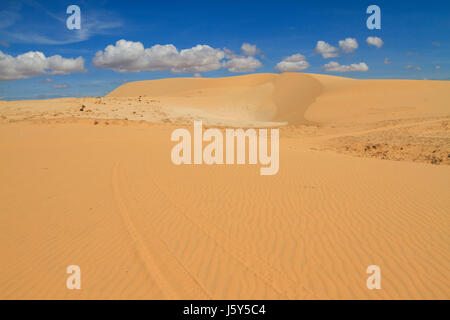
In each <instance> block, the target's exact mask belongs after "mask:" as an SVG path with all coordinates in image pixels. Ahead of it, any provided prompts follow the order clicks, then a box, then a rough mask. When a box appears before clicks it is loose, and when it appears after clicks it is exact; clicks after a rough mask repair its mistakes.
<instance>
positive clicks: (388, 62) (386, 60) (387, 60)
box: [384, 58, 392, 64]
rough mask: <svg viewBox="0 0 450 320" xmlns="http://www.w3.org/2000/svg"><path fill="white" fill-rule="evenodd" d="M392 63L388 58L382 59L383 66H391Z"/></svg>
mask: <svg viewBox="0 0 450 320" xmlns="http://www.w3.org/2000/svg"><path fill="white" fill-rule="evenodd" d="M391 63H392V62H391V61H390V60H389V59H388V58H384V64H391Z"/></svg>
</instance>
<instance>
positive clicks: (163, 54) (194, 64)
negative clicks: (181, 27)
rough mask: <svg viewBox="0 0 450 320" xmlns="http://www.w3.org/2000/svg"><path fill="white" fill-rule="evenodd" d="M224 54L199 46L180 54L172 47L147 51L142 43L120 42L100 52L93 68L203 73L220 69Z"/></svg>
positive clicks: (154, 48) (158, 46)
mask: <svg viewBox="0 0 450 320" xmlns="http://www.w3.org/2000/svg"><path fill="white" fill-rule="evenodd" d="M224 57H225V53H224V51H222V50H220V49H214V48H211V47H210V46H208V45H197V46H195V47H193V48H190V49H184V50H181V51H178V50H177V48H176V47H175V46H174V45H172V44H167V45H159V44H157V45H154V46H152V47H151V48H148V49H145V48H144V45H143V44H142V43H141V42H133V41H127V40H123V39H122V40H119V41H117V42H116V44H115V45H109V46H107V47H106V48H105V50H104V51H98V52H97V53H96V55H95V57H94V59H93V64H94V65H95V66H96V67H98V68H102V69H113V70H115V71H118V72H139V71H143V70H149V71H156V70H170V71H171V72H204V71H211V70H217V69H219V68H220V67H221V66H222V65H221V62H220V61H221V60H222V59H223V58H224Z"/></svg>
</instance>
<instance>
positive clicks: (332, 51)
mask: <svg viewBox="0 0 450 320" xmlns="http://www.w3.org/2000/svg"><path fill="white" fill-rule="evenodd" d="M314 51H315V52H316V53H319V54H321V55H322V57H323V58H324V59H327V58H334V57H337V56H338V55H339V54H338V48H336V47H333V46H332V45H330V44H329V43H326V42H325V41H317V45H316V48H315V49H314Z"/></svg>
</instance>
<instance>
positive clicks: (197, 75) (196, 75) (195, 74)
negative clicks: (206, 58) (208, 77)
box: [194, 72, 203, 78]
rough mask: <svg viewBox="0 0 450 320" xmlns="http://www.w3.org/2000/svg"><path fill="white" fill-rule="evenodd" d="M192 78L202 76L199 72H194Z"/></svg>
mask: <svg viewBox="0 0 450 320" xmlns="http://www.w3.org/2000/svg"><path fill="white" fill-rule="evenodd" d="M194 78H203V76H202V74H201V73H198V72H196V73H194Z"/></svg>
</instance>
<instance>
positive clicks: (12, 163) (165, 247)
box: [0, 74, 450, 299]
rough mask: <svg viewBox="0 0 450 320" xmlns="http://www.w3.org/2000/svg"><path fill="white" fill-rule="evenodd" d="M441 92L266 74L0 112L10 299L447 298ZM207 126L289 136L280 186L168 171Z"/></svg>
mask: <svg viewBox="0 0 450 320" xmlns="http://www.w3.org/2000/svg"><path fill="white" fill-rule="evenodd" d="M449 89H450V83H449V82H448V81H447V82H440V81H404V80H351V79H345V78H339V77H330V76H322V75H311V74H282V75H273V74H258V75H250V76H241V77H232V78H223V79H165V80H152V81H141V82H136V83H128V84H125V85H123V86H121V87H119V88H117V89H116V90H114V91H113V92H111V93H110V94H109V95H108V96H106V97H103V98H80V99H75V98H70V99H55V100H45V101H17V102H0V115H1V118H2V121H1V123H0V154H1V155H2V156H1V157H0V181H1V183H0V250H1V253H2V255H1V257H0V297H1V298H2V299H24V298H31V299H48V298H57V299H98V298H106V299H110V298H119V299H172V298H179V299H210V298H212V299H388V298H392V299H448V298H449V296H450V289H449V288H450V280H449V277H448V272H449V267H450V251H449V247H448V242H449V238H448V230H449V213H450V200H449V199H450V198H449V191H450V167H449V166H448V164H450V160H449V159H450V147H449V145H450V135H449V130H450V129H449V126H448V124H449V120H450V114H449V113H450V110H449V108H448V101H449V99H450V90H449ZM81 105H85V108H84V110H83V111H80V107H81ZM141 115H142V116H141ZM199 115H200V116H199ZM197 117H199V118H201V119H204V120H205V121H206V122H208V121H209V122H208V123H209V124H210V125H214V124H215V125H230V124H231V125H242V126H253V125H272V126H273V125H277V124H278V125H281V124H283V126H281V127H280V136H281V138H280V170H279V172H278V174H276V175H274V176H260V175H259V170H258V169H257V168H256V167H255V166H251V165H239V166H238V165H236V166H231V165H228V166H226V165H221V166H207V165H198V166H175V165H174V164H173V163H172V162H171V160H170V150H171V148H172V147H173V145H174V143H173V142H171V141H170V135H171V133H172V131H173V130H174V129H175V128H178V127H180V126H182V125H183V126H186V125H188V128H190V129H192V128H191V127H190V126H191V125H192V120H193V119H197ZM125 118H126V119H127V120H125ZM138 120H143V121H138ZM383 159H384V160H383ZM394 160H395V161H394ZM72 264H75V265H79V266H80V268H81V272H82V289H81V290H68V289H66V278H67V276H68V275H67V274H66V273H65V272H66V268H67V266H68V265H72ZM373 264H374V265H379V266H380V267H381V275H382V280H381V286H382V289H381V290H368V289H367V287H366V279H367V277H368V275H367V274H366V268H367V267H368V266H369V265H373Z"/></svg>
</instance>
